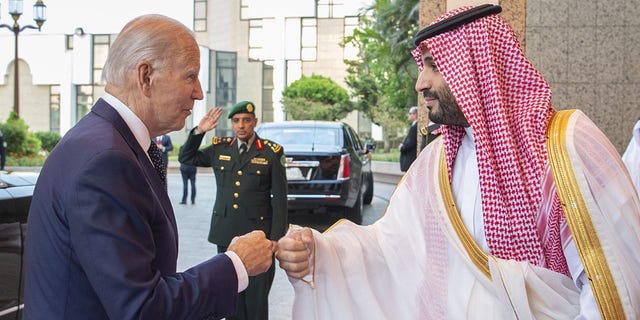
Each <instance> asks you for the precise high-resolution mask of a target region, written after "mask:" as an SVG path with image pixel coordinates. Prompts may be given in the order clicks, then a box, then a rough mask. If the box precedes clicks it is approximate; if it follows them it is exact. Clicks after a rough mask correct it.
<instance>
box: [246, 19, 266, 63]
mask: <svg viewBox="0 0 640 320" xmlns="http://www.w3.org/2000/svg"><path fill="white" fill-rule="evenodd" d="M263 56H264V22H263V21H262V19H251V20H249V59H252V60H261V59H262V58H263Z"/></svg>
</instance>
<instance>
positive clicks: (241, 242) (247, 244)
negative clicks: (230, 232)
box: [228, 230, 277, 276]
mask: <svg viewBox="0 0 640 320" xmlns="http://www.w3.org/2000/svg"><path fill="white" fill-rule="evenodd" d="M276 247H277V244H276V242H274V241H271V240H269V239H267V236H266V235H265V234H264V232H263V231H259V230H256V231H252V232H249V233H247V234H245V235H242V236H239V237H235V238H233V240H231V244H229V249H228V250H229V251H233V252H234V253H235V254H237V255H238V257H240V260H242V263H243V264H244V268H245V269H246V270H247V274H249V276H256V275H259V274H261V273H263V272H265V271H267V270H268V269H269V268H270V267H271V262H272V257H273V252H274V251H275V250H276Z"/></svg>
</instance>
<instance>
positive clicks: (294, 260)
mask: <svg viewBox="0 0 640 320" xmlns="http://www.w3.org/2000/svg"><path fill="white" fill-rule="evenodd" d="M314 245H315V243H314V240H313V232H312V231H311V229H309V228H302V229H301V230H296V231H292V232H289V234H287V235H286V236H284V237H282V238H280V240H278V252H277V253H276V258H277V259H278V261H280V268H282V269H284V270H285V271H286V272H287V275H288V276H290V277H292V278H297V279H301V278H304V277H305V276H306V275H308V274H309V272H310V271H311V263H310V259H311V254H312V253H313V250H314Z"/></svg>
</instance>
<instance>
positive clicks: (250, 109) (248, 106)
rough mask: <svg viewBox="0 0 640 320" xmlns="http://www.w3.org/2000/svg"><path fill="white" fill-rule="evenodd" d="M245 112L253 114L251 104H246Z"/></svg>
mask: <svg viewBox="0 0 640 320" xmlns="http://www.w3.org/2000/svg"><path fill="white" fill-rule="evenodd" d="M247 111H249V112H253V105H252V104H251V103H249V104H247Z"/></svg>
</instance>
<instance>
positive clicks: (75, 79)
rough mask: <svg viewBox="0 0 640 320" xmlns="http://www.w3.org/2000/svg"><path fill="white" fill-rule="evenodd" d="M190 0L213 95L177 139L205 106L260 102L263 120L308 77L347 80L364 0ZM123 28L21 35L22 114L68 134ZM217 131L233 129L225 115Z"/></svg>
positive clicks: (0, 109)
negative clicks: (349, 38) (350, 38)
mask: <svg viewBox="0 0 640 320" xmlns="http://www.w3.org/2000/svg"><path fill="white" fill-rule="evenodd" d="M192 1H193V24H192V25H191V26H189V27H192V29H193V30H194V32H195V34H196V38H197V41H198V43H199V45H200V50H201V74H200V80H201V82H202V86H203V91H204V93H205V98H204V100H202V101H197V102H196V105H195V106H194V111H193V114H192V115H191V116H190V117H189V118H188V119H187V122H186V125H185V128H184V129H183V130H182V131H180V132H174V133H171V136H172V139H173V140H174V141H175V142H176V143H182V141H184V139H185V136H186V132H188V131H189V130H190V129H191V128H192V127H193V126H194V125H197V123H198V121H199V120H200V118H201V117H202V116H203V115H204V113H205V112H206V111H207V109H209V108H212V107H214V106H220V107H222V108H223V110H225V111H226V110H227V109H228V108H230V107H231V106H232V105H233V104H235V103H236V102H237V101H242V100H251V101H253V102H254V103H256V105H257V110H256V116H257V117H258V118H259V120H260V122H273V121H283V120H286V115H285V114H284V112H283V109H282V105H281V103H280V100H281V98H282V96H281V95H282V91H283V90H284V88H285V87H286V86H287V85H288V84H290V83H291V82H293V81H295V80H297V79H299V78H300V77H301V76H302V75H307V76H310V75H312V74H314V73H315V74H320V75H323V76H326V77H329V78H331V79H333V80H334V81H336V82H337V83H338V84H340V85H342V86H345V84H344V80H343V79H344V77H345V76H346V65H345V64H344V63H343V59H354V58H355V57H356V54H357V52H356V50H355V48H350V47H343V46H341V42H342V39H343V38H344V36H345V35H350V34H351V33H350V32H352V30H353V29H354V28H355V27H356V26H357V25H358V21H359V18H358V14H359V12H360V11H361V8H362V7H363V6H365V5H367V2H366V1H365V2H363V1H357V0H341V1H334V0H319V1H316V0H297V1H287V0H278V1H268V2H267V1H261V0H192ZM52 5H55V4H52ZM45 28H46V26H45ZM116 36H117V34H89V33H85V32H84V30H83V28H81V27H78V28H76V30H75V32H74V33H73V34H61V35H47V34H40V33H37V32H30V33H25V34H24V35H21V36H20V60H19V63H20V65H19V71H20V77H19V79H20V100H21V101H20V117H21V118H23V119H24V120H25V121H26V122H27V124H28V125H29V126H30V129H31V130H32V131H54V132H58V133H60V134H64V133H65V132H66V131H67V130H69V129H70V128H71V127H72V126H73V125H74V124H75V123H77V121H78V120H79V119H80V118H82V116H84V115H85V114H87V113H88V112H89V111H90V108H91V106H92V105H93V103H94V102H95V101H96V100H97V99H99V98H100V96H102V94H103V93H104V83H103V82H102V79H101V74H102V67H103V66H104V62H105V60H106V57H107V54H108V51H109V47H110V44H111V43H112V42H113V41H114V39H115V38H116ZM12 42H13V36H12V35H6V34H4V35H2V36H0V47H1V48H11V47H12V45H13V43H12ZM45 48H46V50H45ZM13 63H14V61H13V55H12V52H11V51H9V50H6V51H5V50H2V51H0V66H5V68H4V71H5V73H4V77H0V97H2V98H1V99H0V122H4V121H5V120H6V119H7V117H8V116H9V113H10V112H11V110H13V78H14V77H13V70H14V69H13ZM0 70H3V69H2V68H0ZM223 118H224V119H226V116H225V115H224V114H223ZM345 122H348V123H349V124H351V125H352V126H353V127H354V128H358V130H359V131H361V132H368V133H370V132H371V123H370V121H368V120H367V119H364V118H363V117H362V116H361V115H359V113H357V112H354V113H353V114H351V115H349V116H348V117H347V118H346V119H345ZM211 134H215V135H222V136H224V135H232V134H233V133H232V131H231V126H230V123H228V122H227V121H223V122H222V123H221V124H220V125H219V126H218V128H216V130H215V132H213V133H211ZM205 141H206V140H205Z"/></svg>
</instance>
